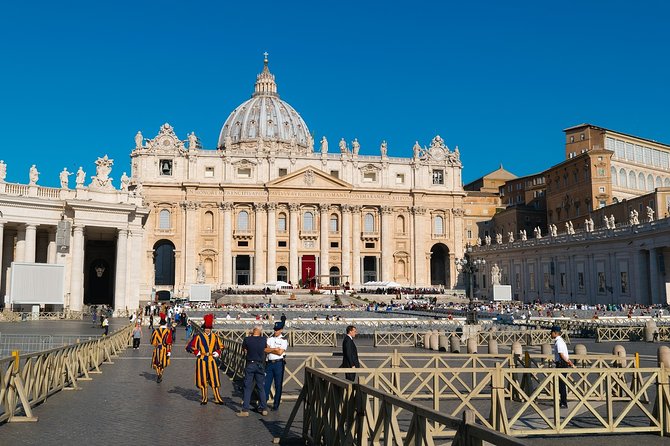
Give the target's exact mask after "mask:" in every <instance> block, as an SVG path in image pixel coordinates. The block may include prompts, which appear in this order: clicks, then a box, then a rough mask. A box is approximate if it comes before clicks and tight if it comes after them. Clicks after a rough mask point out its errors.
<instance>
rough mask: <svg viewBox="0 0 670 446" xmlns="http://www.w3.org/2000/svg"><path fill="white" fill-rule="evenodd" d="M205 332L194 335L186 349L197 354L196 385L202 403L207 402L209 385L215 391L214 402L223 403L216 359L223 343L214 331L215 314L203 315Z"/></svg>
mask: <svg viewBox="0 0 670 446" xmlns="http://www.w3.org/2000/svg"><path fill="white" fill-rule="evenodd" d="M203 320H204V323H203V325H202V328H203V332H202V333H199V334H196V335H195V336H193V339H192V340H191V341H190V342H189V343H188V345H187V346H186V351H191V352H192V353H193V354H194V355H195V356H196V360H195V385H196V386H197V387H198V388H199V389H200V393H201V395H202V396H201V398H200V404H201V405H203V406H204V405H205V404H207V386H208V385H210V386H211V387H212V391H213V392H214V404H219V405H222V404H223V398H221V394H220V393H219V387H221V380H220V379H219V367H218V365H217V361H216V359H217V358H219V357H220V356H221V350H223V345H222V344H221V341H220V340H219V337H218V336H217V335H216V334H214V333H213V332H212V325H213V322H214V315H213V314H206V315H205V316H204V317H203Z"/></svg>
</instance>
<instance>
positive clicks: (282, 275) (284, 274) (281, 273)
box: [277, 266, 288, 282]
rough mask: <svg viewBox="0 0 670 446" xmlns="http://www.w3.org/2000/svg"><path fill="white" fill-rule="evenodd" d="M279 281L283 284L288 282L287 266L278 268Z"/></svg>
mask: <svg viewBox="0 0 670 446" xmlns="http://www.w3.org/2000/svg"><path fill="white" fill-rule="evenodd" d="M277 280H281V281H282V282H286V281H288V269H286V267H285V266H280V267H279V268H277Z"/></svg>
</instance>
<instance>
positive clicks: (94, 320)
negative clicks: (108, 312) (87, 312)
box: [91, 305, 98, 327]
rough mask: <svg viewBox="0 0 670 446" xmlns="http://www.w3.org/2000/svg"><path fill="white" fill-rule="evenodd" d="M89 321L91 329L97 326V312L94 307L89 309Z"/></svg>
mask: <svg viewBox="0 0 670 446" xmlns="http://www.w3.org/2000/svg"><path fill="white" fill-rule="evenodd" d="M91 319H92V321H93V325H92V327H95V326H96V325H97V324H98V310H96V309H95V305H94V306H92V307H91Z"/></svg>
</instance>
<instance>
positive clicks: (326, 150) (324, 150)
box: [321, 136, 328, 154]
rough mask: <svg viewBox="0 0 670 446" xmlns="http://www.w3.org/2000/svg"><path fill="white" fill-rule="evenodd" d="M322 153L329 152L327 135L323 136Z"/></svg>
mask: <svg viewBox="0 0 670 446" xmlns="http://www.w3.org/2000/svg"><path fill="white" fill-rule="evenodd" d="M321 153H324V154H325V153H328V140H327V139H326V137H325V136H324V137H323V138H321Z"/></svg>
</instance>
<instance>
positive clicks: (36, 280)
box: [9, 262, 65, 305]
mask: <svg viewBox="0 0 670 446" xmlns="http://www.w3.org/2000/svg"><path fill="white" fill-rule="evenodd" d="M64 294H65V265H55V264H47V263H16V262H12V277H11V284H10V289H9V302H10V303H11V304H14V305H17V304H18V305H20V304H32V305H39V304H45V305H63V304H64V300H65V299H64Z"/></svg>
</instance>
